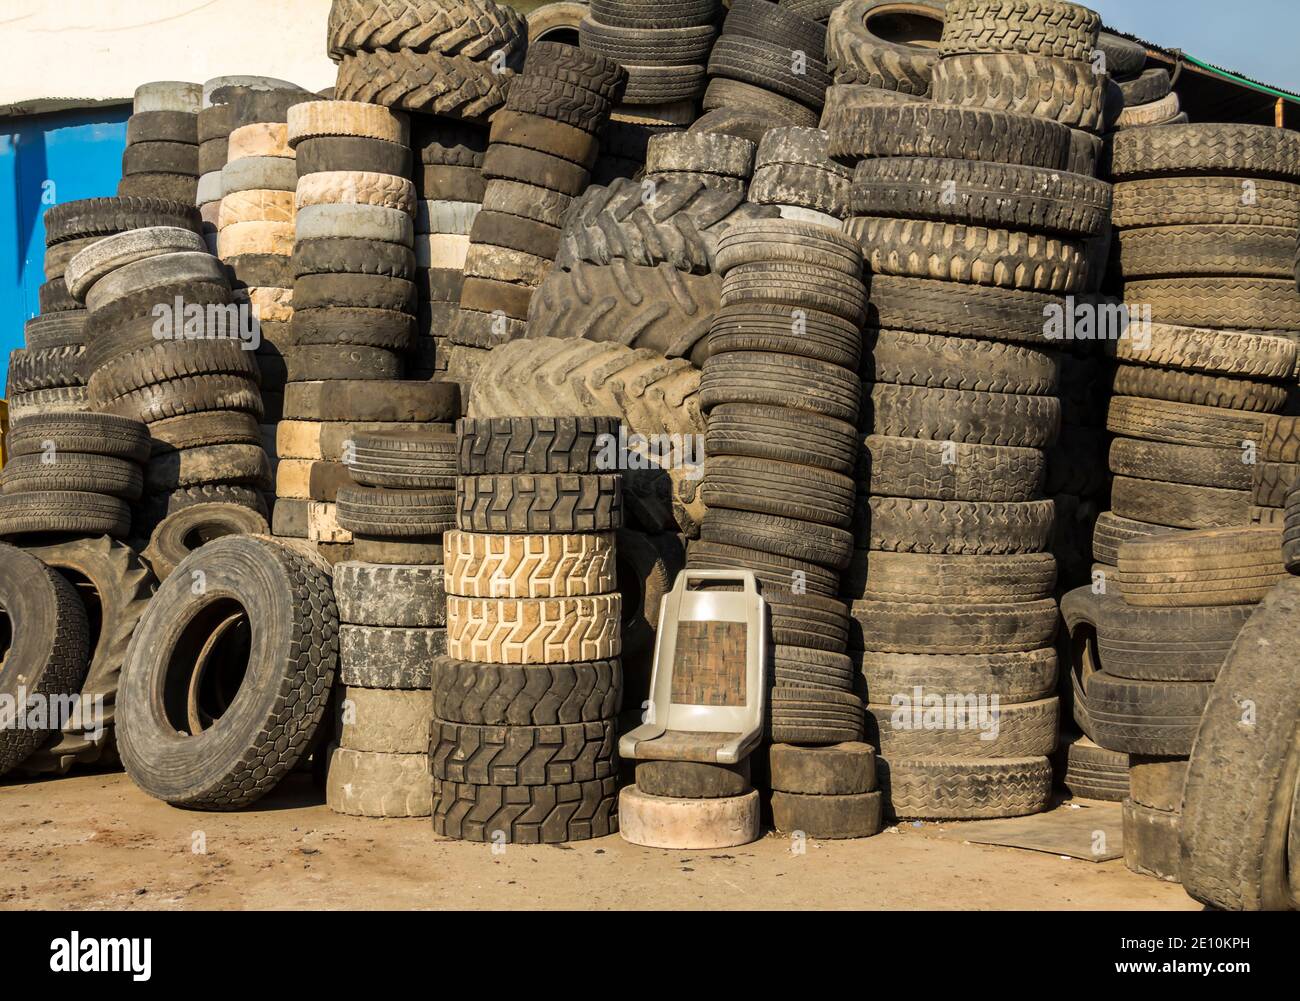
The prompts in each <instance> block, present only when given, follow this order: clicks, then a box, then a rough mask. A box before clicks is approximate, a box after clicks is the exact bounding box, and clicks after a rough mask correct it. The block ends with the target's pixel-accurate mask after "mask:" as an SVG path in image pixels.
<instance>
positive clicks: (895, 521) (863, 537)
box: [855, 497, 1055, 556]
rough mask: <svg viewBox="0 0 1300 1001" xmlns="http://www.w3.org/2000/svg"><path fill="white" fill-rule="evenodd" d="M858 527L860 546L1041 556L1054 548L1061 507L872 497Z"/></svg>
mask: <svg viewBox="0 0 1300 1001" xmlns="http://www.w3.org/2000/svg"><path fill="white" fill-rule="evenodd" d="M863 507H865V508H866V509H867V510H868V511H869V517H867V518H863V519H861V520H860V521H859V522H857V523H856V525H855V527H856V530H857V536H858V542H859V545H860V546H862V547H863V548H867V547H868V546H869V548H871V549H873V550H879V551H883V552H894V553H928V554H931V555H940V554H946V555H952V556H982V555H1009V554H1014V553H1040V552H1044V551H1046V550H1047V548H1048V541H1049V539H1050V537H1051V529H1052V521H1053V517H1054V512H1055V505H1054V503H1053V502H1052V501H1050V500H1036V501H1025V502H1020V503H992V502H975V501H932V500H907V499H903V498H898V497H871V498H868V499H866V500H865V502H864V503H862V504H861V505H860V508H863Z"/></svg>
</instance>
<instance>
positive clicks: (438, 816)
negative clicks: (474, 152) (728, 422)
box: [433, 43, 618, 845]
mask: <svg viewBox="0 0 1300 1001" xmlns="http://www.w3.org/2000/svg"><path fill="white" fill-rule="evenodd" d="M543 44H544V43H543ZM433 831H434V833H435V834H438V835H441V836H443V837H449V838H456V839H458V840H461V841H477V842H483V843H493V844H499V843H501V842H500V838H501V835H500V834H498V833H497V832H502V834H504V836H505V843H506V844H517V845H537V844H563V843H566V842H570V841H585V840H587V839H589V838H603V837H606V836H607V835H610V834H616V833H617V832H618V779H617V778H606V779H598V780H596V781H593V782H574V783H565V784H563V785H549V786H476V785H464V784H457V783H454V782H441V781H439V780H437V779H435V780H434V783H433Z"/></svg>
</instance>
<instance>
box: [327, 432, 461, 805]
mask: <svg viewBox="0 0 1300 1001" xmlns="http://www.w3.org/2000/svg"><path fill="white" fill-rule="evenodd" d="M355 443H356V448H355V454H354V455H353V457H352V459H353V461H352V462H351V464H350V469H351V472H352V476H353V479H354V480H355V481H356V482H357V483H358V484H359V485H360V486H361V487H363V488H367V489H368V490H370V491H372V494H371V496H373V495H374V493H383V492H385V491H387V492H389V493H396V492H398V491H400V492H402V493H404V494H406V493H409V494H410V495H411V496H410V497H409V498H408V499H412V500H417V499H418V495H420V494H421V493H422V492H425V491H438V492H439V493H440V494H441V496H442V497H443V498H445V499H446V501H447V505H446V506H447V510H448V512H450V498H451V488H452V487H453V486H454V485H455V482H456V436H455V434H453V433H451V432H450V431H442V432H438V431H428V430H424V429H423V428H420V429H413V430H410V431H405V432H400V431H399V432H392V431H388V432H381V433H369V434H360V435H358V436H357V437H356V439H355ZM365 496H366V495H365V494H363V495H362V498H363V499H364V498H365ZM345 518H346V514H345ZM443 582H444V573H443V567H442V564H441V562H427V561H425V560H423V559H422V560H421V561H419V562H412V563H395V562H375V563H370V562H351V563H340V564H338V565H336V566H335V569H334V595H335V598H336V599H337V601H338V606H339V621H340V623H341V625H340V627H339V675H340V680H341V681H342V683H343V686H344V687H343V689H342V691H341V693H340V700H341V701H340V710H339V719H340V724H341V725H340V727H339V731H338V735H339V746H338V748H337V749H335V750H333V751H332V753H331V755H330V763H329V771H328V774H327V777H326V802H328V804H329V805H330V807H331V808H332V809H334V810H336V811H337V812H339V813H347V814H353V815H358V816H366V817H427V816H429V812H430V807H431V803H432V787H431V785H430V782H429V763H428V757H427V753H428V740H429V724H430V721H431V719H432V703H431V701H430V694H429V693H430V687H431V683H432V682H431V678H432V675H431V671H432V668H433V664H434V662H435V660H436V658H438V657H440V656H441V655H443V654H445V653H446V652H447V631H446V628H445V627H446V624H447V598H446V593H445V592H444V589H443V586H444V583H443Z"/></svg>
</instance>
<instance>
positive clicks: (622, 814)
mask: <svg viewBox="0 0 1300 1001" xmlns="http://www.w3.org/2000/svg"><path fill="white" fill-rule="evenodd" d="M618 825H619V833H620V834H621V835H622V836H623V840H624V841H627V842H630V843H631V844H634V845H641V846H642V847H644V848H666V849H670V850H673V851H707V850H710V849H716V848H736V847H738V846H740V845H747V844H750V843H751V842H754V841H757V840H758V839H759V836H760V828H759V816H758V790H757V789H751V790H750V791H749V792H747V793H745V794H744V795H743V796H725V797H722V798H721V799H675V798H670V797H668V796H647V795H646V794H645V793H643V792H642V791H641V790H640V789H638V788H637V787H636V786H634V785H632V786H627V787H625V788H624V789H623V790H622V792H620V793H619V796H618Z"/></svg>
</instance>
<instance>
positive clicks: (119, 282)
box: [66, 226, 270, 540]
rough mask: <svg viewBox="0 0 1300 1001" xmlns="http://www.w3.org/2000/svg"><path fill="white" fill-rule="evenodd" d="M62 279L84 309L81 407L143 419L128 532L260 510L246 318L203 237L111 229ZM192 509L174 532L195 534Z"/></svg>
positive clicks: (261, 464)
mask: <svg viewBox="0 0 1300 1001" xmlns="http://www.w3.org/2000/svg"><path fill="white" fill-rule="evenodd" d="M66 277H67V282H68V287H69V290H70V291H71V292H72V294H73V295H74V296H76V297H77V298H78V299H79V300H80V301H83V302H85V304H86V307H87V310H88V315H87V319H86V334H87V337H86V340H87V352H88V356H89V357H88V360H89V369H88V370H89V372H90V378H89V388H90V400H91V404H92V405H93V407H94V409H96V410H98V411H101V412H104V413H112V414H117V415H118V416H120V417H129V418H133V419H135V420H141V421H144V422H145V423H146V424H147V425H148V426H149V436H150V438H151V439H152V452H153V454H152V457H151V458H150V459H149V461H148V463H147V464H146V465H145V470H144V496H143V497H142V499H141V501H140V505H139V507H138V509H137V511H136V519H135V526H134V537H135V538H136V539H139V540H144V539H148V538H149V537H150V536H151V534H153V533H154V531H155V529H159V528H161V525H162V523H163V522H164V521H165V520H166V519H168V518H169V517H172V516H179V513H180V512H181V511H182V510H183V509H185V508H189V507H191V506H193V505H196V504H203V503H207V502H217V503H229V504H233V505H236V506H239V507H244V508H251V509H252V510H253V511H254V512H256V513H257V514H258V515H260V516H263V517H264V516H265V514H266V507H265V503H264V501H263V499H262V492H263V491H265V490H267V489H269V487H270V464H269V461H268V460H267V457H266V452H265V450H264V449H263V447H262V436H261V431H260V428H259V426H258V422H259V420H260V418H261V414H262V398H261V392H260V390H259V388H258V379H259V372H258V368H257V364H256V362H255V360H254V358H253V354H252V352H251V350H249V346H250V343H249V336H248V335H249V333H250V321H249V318H248V317H247V316H246V315H244V314H242V313H241V312H240V310H239V308H238V306H237V305H235V304H234V301H233V296H232V294H231V291H230V285H229V283H228V281H227V278H226V273H225V270H224V269H223V267H222V266H221V262H220V261H218V260H217V259H216V258H215V257H213V256H212V255H211V254H210V253H209V252H208V250H207V245H206V244H205V242H204V241H203V238H202V237H200V236H198V235H197V234H196V233H195V232H194V231H193V230H191V229H181V228H177V227H169V226H154V227H150V228H145V229H134V230H130V231H127V232H123V233H119V234H117V235H115V236H110V237H107V238H106V239H103V240H100V241H98V242H96V243H94V244H92V245H91V246H89V247H87V248H86V249H85V250H83V251H82V252H81V253H79V254H78V255H77V256H76V257H75V258H73V260H72V262H71V263H70V264H69V266H68V272H67V276H66ZM231 516H232V517H233V518H235V519H237V520H238V521H240V523H241V524H242V523H243V519H244V518H245V516H244V515H243V513H242V512H232V514H231ZM191 517H193V514H192V513H191V515H187V516H186V519H185V520H186V523H187V530H186V531H184V532H182V533H181V536H180V537H182V538H188V539H196V538H200V537H201V536H202V535H203V532H202V531H200V528H199V526H198V525H195V524H189V523H188V520H189V518H191ZM254 521H255V522H256V523H257V524H258V525H259V526H260V525H263V524H264V521H262V519H261V518H256V519H254ZM215 534H220V532H216V533H215Z"/></svg>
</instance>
